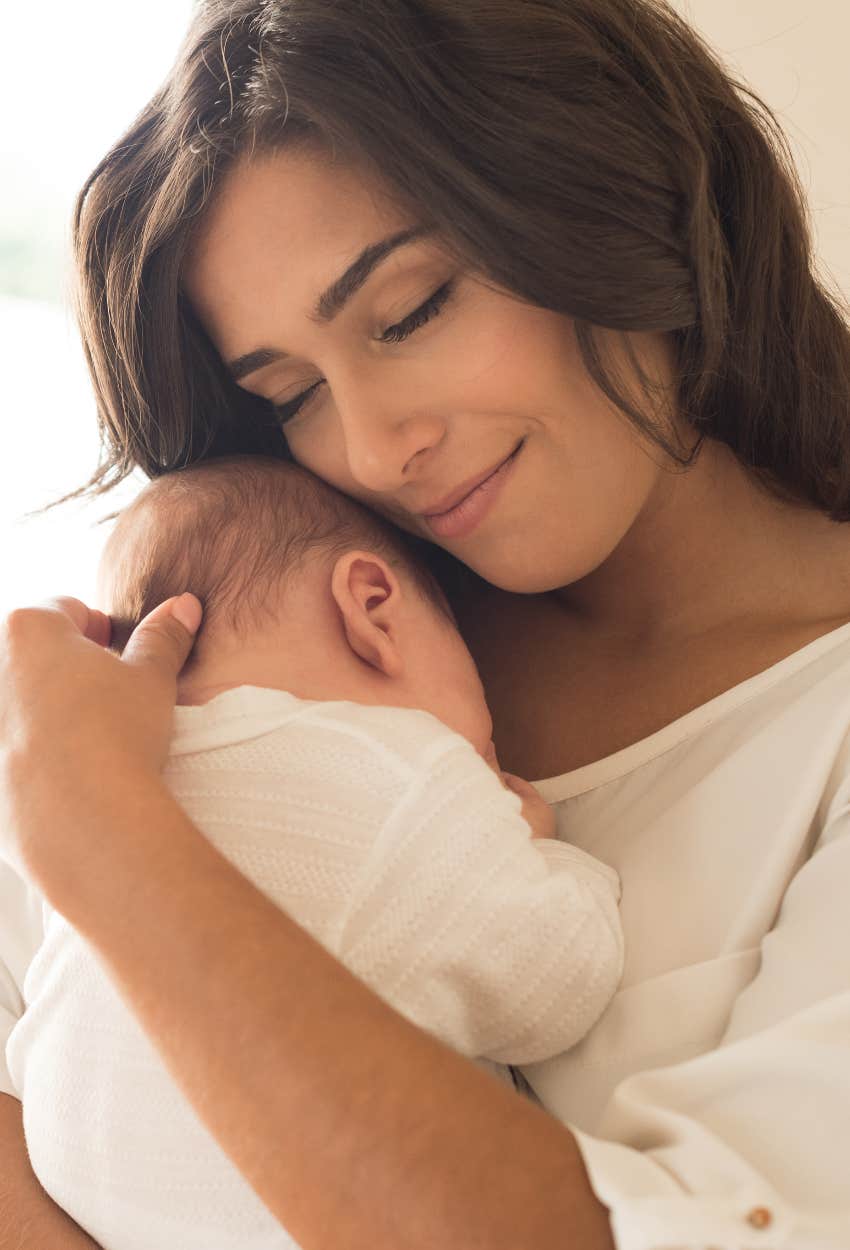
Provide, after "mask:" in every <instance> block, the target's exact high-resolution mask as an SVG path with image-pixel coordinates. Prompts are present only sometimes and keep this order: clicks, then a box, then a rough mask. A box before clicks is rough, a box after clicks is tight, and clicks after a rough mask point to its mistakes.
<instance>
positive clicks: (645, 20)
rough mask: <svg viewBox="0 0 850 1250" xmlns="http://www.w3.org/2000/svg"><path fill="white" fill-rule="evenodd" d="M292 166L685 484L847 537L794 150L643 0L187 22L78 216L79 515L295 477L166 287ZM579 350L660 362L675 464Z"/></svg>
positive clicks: (839, 339) (263, 422)
mask: <svg viewBox="0 0 850 1250" xmlns="http://www.w3.org/2000/svg"><path fill="white" fill-rule="evenodd" d="M293 143H294V144H303V143H308V144H309V143H317V144H320V145H321V146H322V147H323V148H325V149H326V148H327V147H328V146H330V148H331V149H332V150H333V151H334V152H335V153H336V154H337V155H340V156H342V157H343V158H344V159H346V160H350V161H352V162H354V163H355V164H356V165H357V167H360V168H362V169H363V170H364V171H366V172H367V173H369V175H370V176H373V177H377V178H378V179H379V181H380V183H381V185H382V186H383V187H384V188H385V189H386V191H387V194H388V195H389V196H390V197H391V198H392V199H393V201H394V202H395V203H397V205H398V206H399V207H400V208H402V209H403V210H404V211H405V212H406V213H409V215H410V217H411V218H412V219H413V220H417V221H425V222H427V224H428V225H429V226H430V227H431V228H433V229H435V230H436V231H437V232H438V234H439V236H440V238H441V242H442V243H444V244H445V246H446V248H447V249H448V250H449V251H450V252H451V253H452V254H454V255H455V256H456V257H457V259H459V260H460V261H461V262H462V263H464V264H467V265H468V266H469V267H471V268H472V269H473V270H475V271H477V272H478V273H480V274H482V275H484V276H485V277H486V278H487V279H489V280H491V281H493V282H494V283H496V284H498V285H499V286H500V287H502V288H505V289H507V290H509V291H510V292H512V293H514V294H515V295H516V296H518V297H520V298H522V299H525V300H528V301H530V302H531V303H533V304H535V305H538V306H540V307H543V308H547V309H551V310H552V311H554V312H557V313H561V314H566V315H568V316H569V317H571V318H573V319H574V321H575V325H576V330H577V335H578V341H579V344H580V347H581V351H582V356H583V360H584V364H585V366H586V368H587V369H588V371H589V373H590V375H591V377H592V378H593V379H594V381H595V382H596V384H597V385H598V386H599V387H600V388H601V390H602V391H603V392H604V393H605V394H606V395H607V396H608V397H609V399H611V400H612V402H614V403H615V404H617V405H618V406H619V407H620V409H621V410H622V411H623V413H624V414H625V415H626V417H627V418H628V419H629V420H631V421H632V422H633V423H634V424H635V426H637V427H638V428H639V429H640V430H641V431H643V433H644V434H646V435H647V437H649V438H650V439H652V440H653V441H654V442H655V443H657V444H658V445H659V446H660V447H662V448H663V449H664V450H665V452H666V453H667V454H668V455H670V456H672V457H673V458H674V460H676V461H677V462H678V463H679V464H680V465H687V464H689V463H690V458H691V457H692V456H693V454H694V447H695V446H696V445H698V441H697V440H698V439H699V438H700V437H701V438H705V437H708V438H712V439H717V440H720V441H722V442H723V443H726V444H727V445H728V446H729V447H730V448H731V449H732V450H733V452H734V453H735V454H736V456H737V457H738V458H739V460H740V461H741V462H742V463H743V464H744V465H746V466H748V467H749V468H750V469H751V470H752V471H753V472H754V473H755V474H756V475H757V476H759V477H760V478H761V479H763V481H764V482H765V483H766V484H767V485H768V486H769V488H770V489H771V490H772V491H773V492H774V493H775V494H777V495H779V496H781V497H784V498H787V499H789V500H794V501H799V502H801V503H805V504H808V505H810V506H812V507H815V508H818V509H821V510H823V511H824V512H826V513H828V514H829V515H830V516H831V517H832V518H833V519H834V520H837V521H846V520H850V328H848V320H847V310H846V306H845V305H844V304H843V303H842V301H841V300H840V297H839V296H838V294H837V293H833V292H831V291H830V289H829V288H828V287H827V286H826V285H825V284H824V282H823V281H822V280H821V279H820V278H819V277H818V276H817V274H816V272H815V270H814V268H813V260H812V249H811V241H810V231H809V223H808V219H807V210H806V205H805V199H804V196H803V193H802V191H801V188H800V184H799V181H798V178H797V175H796V173H795V170H794V166H793V162H792V159H791V156H790V153H789V150H788V145H787V141H786V139H785V138H784V136H783V133H782V131H781V129H780V127H779V125H778V123H777V121H776V119H775V118H774V116H773V115H772V113H771V112H770V110H769V109H768V108H767V106H766V105H765V104H764V103H763V102H762V101H761V100H760V99H759V98H758V97H757V96H756V95H754V94H753V92H752V91H751V90H749V89H748V88H747V87H746V86H744V85H742V84H741V83H739V82H736V81H735V80H734V79H733V78H732V77H731V76H730V74H729V73H728V71H727V70H726V69H725V68H724V67H723V66H722V65H721V64H720V62H719V61H718V59H717V58H716V57H715V55H714V54H713V53H712V52H711V50H710V49H709V48H708V47H707V46H706V45H705V43H704V42H703V41H702V40H701V39H700V38H699V36H698V35H697V34H696V33H695V31H694V30H693V29H692V28H691V27H690V26H689V25H688V24H687V23H686V22H684V21H683V20H682V19H681V18H680V17H679V16H678V15H677V14H676V13H675V12H674V11H673V10H672V9H671V8H670V7H669V6H668V5H667V4H666V3H663V2H662V0H463V2H462V3H458V0H206V2H202V3H200V4H199V5H198V6H197V9H196V12H195V16H194V19H193V21H192V24H191V26H190V29H189V31H188V34H187V37H186V39H185V41H184V43H183V46H182V48H181V49H180V52H179V54H178V57H177V60H176V62H175V64H174V67H173V69H172V70H171V72H170V74H169V75H168V77H167V79H166V81H165V83H164V85H163V86H162V88H161V89H160V90H159V91H158V92H157V93H156V95H155V96H154V97H153V99H152V100H151V101H150V103H149V104H148V105H147V107H146V108H145V109H144V110H143V111H142V113H141V114H140V115H139V117H138V119H137V120H136V121H135V122H134V124H133V125H132V126H131V127H130V129H129V130H128V132H127V133H126V134H125V135H124V137H123V138H122V139H121V140H120V141H119V142H118V143H116V144H115V146H114V147H113V148H112V150H111V151H110V152H109V153H108V154H107V155H106V156H105V157H104V159H103V160H102V161H101V162H100V164H99V165H98V166H97V168H96V169H95V170H94V172H93V173H92V175H91V177H90V178H89V179H88V181H87V182H86V184H85V186H84V188H83V189H82V192H81V194H80V196H79V200H78V203H77V206H76V212H75V218H74V247H75V257H76V266H77V273H78V314H79V324H80V328H81V332H82V337H83V342H84V346H85V351H86V355H87V359H88V364H89V367H90V370H91V376H92V380H93V383H94V389H95V393H96V397H97V407H98V414H99V422H100V428H101V433H102V439H103V446H104V454H103V458H102V460H101V463H100V466H99V468H98V469H97V472H96V473H95V475H94V476H93V478H92V479H91V481H90V482H89V483H88V485H87V487H84V488H83V489H84V490H94V491H102V490H105V489H107V488H108V487H109V486H111V485H113V484H114V483H116V482H117V481H119V480H120V479H121V478H123V477H124V476H125V475H126V474H127V473H129V472H130V471H131V470H132V469H133V468H135V467H137V466H139V467H141V468H142V469H143V470H144V471H145V472H146V473H147V474H148V475H150V476H155V475H158V474H161V473H164V472H167V471H169V470H170V469H173V468H176V467H182V466H185V465H187V464H189V463H191V462H193V461H196V460H198V459H201V458H204V457H208V456H217V455H223V454H230V453H234V452H260V453H267V454H272V455H280V456H285V455H286V454H287V449H286V444H285V440H284V438H283V436H282V434H281V432H280V429H279V428H278V426H277V425H276V423H275V421H274V418H273V414H272V410H271V406H270V405H269V404H268V403H266V402H265V401H264V400H261V399H257V398H256V397H254V396H251V395H249V394H248V393H247V392H245V391H244V390H241V389H240V388H239V387H237V386H236V385H235V384H234V383H233V382H232V381H231V379H230V378H229V376H228V375H227V373H226V371H225V369H224V367H223V365H222V362H221V361H220V359H219V358H218V356H217V354H216V352H215V350H214V349H213V347H212V345H211V343H210V342H209V340H208V338H207V337H206V335H205V334H204V331H203V329H202V327H201V326H200V325H199V323H198V321H197V320H196V318H195V317H194V315H193V312H192V309H191V307H190V305H189V303H188V301H187V299H186V297H185V295H184V294H183V291H182V288H181V270H182V266H183V263H184V258H185V257H186V255H187V250H188V247H189V243H190V241H191V238H192V235H193V232H194V230H195V229H196V228H197V226H198V223H199V221H200V219H201V216H202V214H203V213H204V210H205V208H206V207H207V205H208V204H209V203H210V202H211V200H212V198H213V197H214V196H215V194H216V190H217V188H218V187H219V185H220V184H221V181H222V177H223V175H224V174H225V173H226V171H227V170H228V168H229V167H230V166H231V165H232V163H233V162H234V161H235V160H236V159H237V158H238V157H240V156H241V155H243V154H245V153H250V152H266V151H274V150H278V149H282V148H284V147H286V145H288V144H293ZM599 327H606V328H608V329H611V330H615V331H618V330H619V331H662V332H665V333H666V334H668V335H669V336H670V339H671V341H672V345H673V348H674V353H675V361H676V365H677V384H676V406H677V410H678V411H679V413H680V414H681V415H682V416H683V417H684V418H686V421H687V422H688V423H689V425H690V427H691V428H692V429H693V430H694V432H695V434H696V435H697V440H692V441H691V445H690V457H689V454H688V451H687V450H685V449H683V447H682V446H681V445H680V444H678V443H673V442H671V440H670V436H669V432H668V433H665V431H664V429H663V428H661V427H660V425H659V423H658V422H657V421H654V420H653V419H652V416H651V415H649V414H648V413H647V412H646V411H644V410H643V407H642V406H641V405H636V404H635V402H634V397H633V393H632V394H631V397H630V396H627V395H626V394H624V393H623V391H622V388H620V387H618V385H617V383H616V380H615V378H614V376H613V373H612V372H611V371H610V370H609V369H608V368H607V366H606V361H605V353H604V351H603V350H602V346H601V342H600V338H601V336H600V335H599V334H598V333H596V331H597V330H598V328H599Z"/></svg>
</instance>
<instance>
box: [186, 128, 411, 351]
mask: <svg viewBox="0 0 850 1250" xmlns="http://www.w3.org/2000/svg"><path fill="white" fill-rule="evenodd" d="M412 224H413V223H412V222H411V219H410V218H406V217H405V216H404V215H403V214H402V212H401V211H400V210H399V209H398V207H397V206H396V205H394V204H393V202H392V201H391V200H390V199H389V197H388V196H387V195H386V194H385V193H383V192H382V191H381V189H380V188H379V187H378V186H377V185H376V184H375V182H374V181H372V180H370V179H369V178H367V177H366V176H365V175H364V174H363V173H362V172H360V171H358V170H357V169H355V168H353V167H352V166H350V165H346V164H342V163H340V162H335V161H332V160H331V159H330V158H329V157H327V156H324V155H323V154H320V153H319V152H314V151H304V150H302V149H293V150H287V149H283V150H281V151H278V152H273V153H267V154H266V153H264V154H261V155H255V156H253V157H251V158H250V159H247V158H245V159H242V160H240V161H238V162H237V163H236V164H235V165H234V166H233V167H232V168H231V169H230V170H229V171H228V172H227V174H226V175H225V177H224V179H223V180H222V184H221V186H220V188H219V189H218V192H217V193H216V195H215V197H214V198H213V200H212V201H211V203H210V205H209V207H208V208H207V210H206V212H205V214H204V218H203V221H202V222H201V224H200V225H199V228H198V230H197V232H196V235H195V237H194V239H193V240H192V244H191V247H190V249H189V251H188V254H187V257H186V261H185V263H184V267H183V286H184V289H185V290H186V293H187V294H188V296H189V299H190V300H191V302H192V304H193V306H194V307H195V310H196V312H197V313H198V315H199V316H200V317H201V320H202V321H203V322H204V323H205V324H207V326H208V329H210V330H211V331H212V332H213V336H214V337H215V338H218V337H220V335H221V333H222V331H223V330H224V325H223V324H221V323H227V322H231V321H232V320H233V319H235V320H236V321H237V322H238V323H242V322H244V321H245V320H246V319H250V317H249V314H250V312H251V308H252V305H255V303H256V301H257V300H262V299H264V298H265V299H268V298H270V296H271V292H272V291H278V292H280V291H285V292H286V295H287V303H288V305H289V306H290V307H298V308H303V309H305V310H306V309H308V308H312V307H313V305H314V303H315V301H316V298H317V296H318V295H319V293H321V292H322V291H324V290H325V289H326V288H327V287H328V285H329V284H332V283H333V282H334V281H335V280H336V279H337V278H338V277H339V276H340V275H341V274H342V273H343V272H344V271H345V270H346V268H347V267H348V266H349V265H350V264H351V263H352V261H353V260H355V259H356V257H357V256H359V255H360V254H361V253H362V252H363V251H364V249H366V248H369V247H371V246H373V245H374V244H376V243H379V242H381V241H382V240H384V239H385V238H387V237H391V236H392V235H394V234H397V233H398V232H399V231H401V230H403V229H404V228H405V226H412ZM216 329H217V331H218V332H216ZM225 337H228V338H229V337H230V336H229V335H227V334H226V335H225ZM229 346H230V347H232V348H233V349H234V350H236V349H237V348H238V346H239V345H237V344H230V345H229Z"/></svg>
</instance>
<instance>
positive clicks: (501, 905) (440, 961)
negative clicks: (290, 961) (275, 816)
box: [334, 736, 623, 1063]
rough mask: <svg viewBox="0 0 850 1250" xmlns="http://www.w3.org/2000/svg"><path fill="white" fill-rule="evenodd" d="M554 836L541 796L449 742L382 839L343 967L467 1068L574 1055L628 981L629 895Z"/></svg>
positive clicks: (345, 932)
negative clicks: (625, 913)
mask: <svg viewBox="0 0 850 1250" xmlns="http://www.w3.org/2000/svg"><path fill="white" fill-rule="evenodd" d="M512 781H513V782H514V783H515V784H511V782H512ZM508 785H510V786H511V789H507V788H506V786H508ZM529 791H531V792H532V793H531V794H529ZM523 807H525V811H526V812H527V814H529V815H530V816H531V817H532V821H533V823H534V824H535V825H536V826H537V831H538V837H537V838H535V839H532V836H531V832H532V831H531V829H530V827H529V823H527V821H526V820H525V819H524V817H523ZM550 821H551V823H550ZM544 832H546V833H554V818H553V814H552V812H551V809H550V808H549V807H548V804H544V803H543V800H542V799H540V797H539V796H538V795H537V793H536V791H533V787H531V786H529V785H528V783H526V782H521V781H520V779H518V778H517V779H510V778H506V779H505V782H504V783H503V781H502V780H501V779H500V777H499V776H498V775H497V774H496V773H495V772H494V771H493V770H492V769H491V768H490V767H488V765H487V764H485V763H484V761H483V760H481V759H480V757H479V756H478V755H477V754H476V753H475V751H474V750H473V748H472V747H471V746H470V745H469V744H468V743H466V742H464V741H463V740H462V739H460V738H458V737H456V736H453V737H452V739H450V740H447V739H443V740H442V741H441V743H440V744H439V748H438V751H437V753H436V755H435V757H434V758H433V759H432V760H431V761H430V763H429V764H428V765H427V766H426V767H424V768H423V772H422V774H421V775H420V777H419V778H418V781H417V784H416V785H413V786H411V787H410V788H409V790H408V792H407V794H405V796H404V798H403V800H402V801H401V802H400V803H399V804H398V805H397V807H396V809H395V811H394V812H393V814H392V816H391V818H390V819H389V820H388V821H387V822H386V824H385V826H384V828H383V830H382V831H381V833H380V835H379V836H378V838H377V839H376V842H375V846H374V851H373V854H372V856H371V857H370V859H369V860H368V861H367V863H366V864H365V865H364V870H363V872H362V875H361V880H360V882H359V884H358V888H357V890H356V892H355V894H354V896H353V898H352V902H351V905H350V907H349V909H348V911H347V914H346V915H345V917H344V918H343V923H342V925H341V926H340V929H339V931H338V935H337V940H336V942H335V944H334V949H335V950H336V953H337V954H338V955H339V957H340V958H341V959H342V960H343V961H344V962H345V963H346V964H348V966H349V967H350V968H352V969H353V970H354V971H355V972H356V973H357V974H358V975H359V976H360V977H361V978H362V979H363V980H365V981H366V982H368V983H369V984H370V985H371V986H372V987H373V988H374V989H375V990H376V991H378V992H379V993H380V994H381V995H382V996H383V997H384V998H386V999H387V1000H388V1001H389V1002H390V1003H392V1005H393V1006H394V1007H396V1008H397V1009H398V1010H399V1011H401V1012H403V1013H404V1014H405V1015H407V1016H408V1017H409V1018H411V1019H413V1020H414V1021H415V1022H416V1023H417V1024H419V1025H420V1026H421V1027H422V1028H425V1029H427V1030H429V1031H430V1032H432V1033H434V1034H436V1035H437V1036H438V1037H440V1038H441V1039H442V1040H443V1041H445V1042H447V1043H448V1044H450V1045H452V1046H454V1047H455V1048H456V1049H457V1050H460V1051H462V1052H463V1053H464V1054H467V1055H470V1056H474V1057H486V1058H489V1059H492V1060H495V1061H497V1062H500V1063H531V1062H536V1061H538V1060H541V1059H544V1058H548V1057H550V1056H551V1055H554V1054H558V1053H559V1052H561V1051H563V1050H566V1049H567V1048H568V1047H570V1046H572V1045H574V1044H575V1043H576V1042H577V1041H579V1040H580V1039H581V1038H582V1037H583V1036H584V1035H585V1033H587V1031H588V1030H589V1029H590V1028H591V1027H592V1025H593V1024H594V1023H595V1022H596V1020H597V1019H598V1017H599V1016H600V1015H601V1013H602V1011H603V1010H604V1008H605V1007H606V1006H607V1004H608V1002H609V1001H610V999H611V997H612V996H613V994H614V991H615V990H616V988H617V985H618V983H619V980H620V976H621V974H622V965H623V939H622V930H621V927H620V919H619V912H618V908H617V901H618V899H619V881H618V878H617V875H616V873H614V871H613V870H612V869H611V868H609V867H608V866H607V865H604V864H602V863H600V862H599V861H597V860H595V859H593V858H592V857H591V856H589V855H587V854H586V853H584V852H583V851H580V850H579V849H578V848H576V847H573V846H570V845H569V844H567V843H564V842H557V841H554V840H553V839H551V838H550V837H548V836H546V837H542V836H541V834H543V833H544Z"/></svg>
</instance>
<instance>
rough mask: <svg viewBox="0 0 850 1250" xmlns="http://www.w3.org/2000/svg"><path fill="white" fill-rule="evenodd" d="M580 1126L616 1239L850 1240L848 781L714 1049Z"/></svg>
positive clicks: (645, 1243)
mask: <svg viewBox="0 0 850 1250" xmlns="http://www.w3.org/2000/svg"><path fill="white" fill-rule="evenodd" d="M603 1131H604V1133H605V1140H602V1139H600V1138H596V1137H591V1136H589V1135H587V1134H585V1133H583V1132H576V1138H577V1140H578V1143H579V1146H580V1149H581V1151H582V1155H583V1157H584V1161H585V1165H586V1167H587V1170H588V1174H589V1176H590V1180H591V1184H592V1185H593V1188H594V1190H595V1192H596V1194H597V1195H598V1197H599V1198H600V1199H601V1200H602V1201H603V1202H604V1203H605V1204H606V1205H607V1206H608V1207H609V1208H610V1210H611V1216H612V1227H613V1230H614V1237H615V1241H616V1245H617V1247H618V1250H673V1248H676V1250H679V1248H681V1247H685V1246H687V1247H688V1248H689V1250H691V1248H693V1250H739V1248H740V1250H757V1248H758V1247H763V1250H847V1248H848V1247H850V781H848V782H847V783H845V784H844V786H843V788H842V789H840V790H839V791H838V793H837V795H836V797H835V799H834V801H833V803H832V804H831V806H830V810H829V813H828V815H827V818H826V821H825V824H824V827H823V831H822V833H821V836H820V838H819V839H818V842H817V844H816V847H815V850H814V853H813V854H812V856H811V858H810V859H809V860H807V861H806V863H805V864H804V865H803V867H802V868H801V869H800V870H799V871H798V872H797V874H796V876H795V877H794V878H793V880H792V882H791V884H790V886H789V887H788V889H787V891H786V893H785V897H784V899H783V902H782V906H781V908H780V911H779V914H778V916H777V919H776V922H775V925H774V927H773V929H772V930H771V931H770V932H769V933H768V934H767V936H766V937H765V938H764V939H763V942H762V950H761V965H760V969H759V971H758V973H757V974H756V976H755V977H754V979H753V980H752V981H751V982H750V984H749V985H748V986H747V987H746V988H745V989H744V990H743V991H742V992H741V993H740V995H739V996H738V998H737V1000H736V1002H735V1005H734V1007H733V1010H732V1013H731V1015H730V1018H729V1022H728V1027H727V1029H726V1032H725V1034H724V1036H723V1037H722V1039H721V1042H720V1044H719V1045H718V1047H717V1048H716V1049H715V1050H712V1051H709V1052H708V1053H706V1054H704V1055H702V1056H700V1057H698V1058H695V1059H692V1060H690V1061H688V1062H685V1063H681V1064H677V1065H675V1066H672V1067H667V1068H656V1069H653V1070H651V1071H646V1072H642V1073H639V1074H636V1075H634V1076H632V1077H629V1078H628V1079H626V1080H625V1081H623V1082H622V1083H621V1084H620V1085H619V1086H618V1087H617V1089H616V1090H615V1092H614V1095H613V1098H612V1100H611V1102H610V1104H609V1106H608V1108H607V1110H606V1116H605V1119H604V1122H603Z"/></svg>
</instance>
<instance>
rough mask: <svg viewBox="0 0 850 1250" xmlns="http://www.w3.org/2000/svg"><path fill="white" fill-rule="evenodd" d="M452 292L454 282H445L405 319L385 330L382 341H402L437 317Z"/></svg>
mask: <svg viewBox="0 0 850 1250" xmlns="http://www.w3.org/2000/svg"><path fill="white" fill-rule="evenodd" d="M451 293H452V283H451V282H444V283H443V285H442V286H441V287H440V288H439V289H438V290H436V291H435V292H434V294H433V295H430V296H429V297H428V299H426V301H425V303H424V304H420V305H419V307H418V308H416V309H414V311H413V312H412V313H410V314H409V316H407V317H405V318H404V320H403V321H399V322H398V324H397V325H394V326H390V327H389V329H387V330H384V333H383V334H382V335H381V342H382V343H401V342H403V340H404V339H406V338H407V337H408V335H410V334H413V332H414V330H418V329H419V328H420V327H421V326H424V325H425V324H426V323H427V322H428V321H430V320H431V318H432V317H436V315H437V313H438V312H439V311H440V309H441V308H442V307H443V305H444V304H445V302H446V300H447V299H448V298H449V296H450V295H451Z"/></svg>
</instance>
